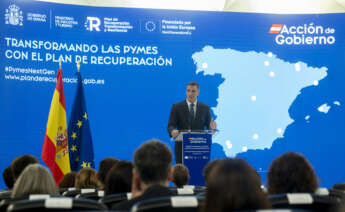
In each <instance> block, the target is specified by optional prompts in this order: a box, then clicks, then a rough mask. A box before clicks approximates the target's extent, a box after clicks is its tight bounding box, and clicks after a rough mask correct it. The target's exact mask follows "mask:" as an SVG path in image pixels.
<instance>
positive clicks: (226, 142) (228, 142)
mask: <svg viewBox="0 0 345 212" xmlns="http://www.w3.org/2000/svg"><path fill="white" fill-rule="evenodd" d="M225 144H226V147H227V148H228V149H231V148H232V143H231V142H230V141H229V140H227V141H225Z"/></svg>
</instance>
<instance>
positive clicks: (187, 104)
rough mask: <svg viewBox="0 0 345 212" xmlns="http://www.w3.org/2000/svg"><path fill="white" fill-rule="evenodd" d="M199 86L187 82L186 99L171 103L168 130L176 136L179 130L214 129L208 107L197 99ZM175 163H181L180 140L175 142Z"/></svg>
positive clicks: (214, 125)
mask: <svg viewBox="0 0 345 212" xmlns="http://www.w3.org/2000/svg"><path fill="white" fill-rule="evenodd" d="M199 93H200V86H199V84H198V83H197V82H194V81H192V82H189V83H188V84H187V88H186V96H187V98H186V100H183V101H182V102H178V103H175V104H173V106H172V108H171V112H170V117H169V122H168V131H169V134H170V136H171V137H173V138H176V137H177V136H178V135H179V133H180V131H188V130H190V131H198V130H199V131H200V130H210V129H212V130H215V129H216V127H217V125H216V123H215V122H214V121H213V120H212V117H211V113H210V107H209V106H208V105H206V104H204V103H202V102H199V101H198V100H197V97H198V95H199ZM175 160H176V163H182V141H176V142H175Z"/></svg>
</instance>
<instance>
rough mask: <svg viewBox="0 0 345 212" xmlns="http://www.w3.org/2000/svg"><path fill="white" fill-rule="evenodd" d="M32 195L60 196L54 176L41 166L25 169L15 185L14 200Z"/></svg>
mask: <svg viewBox="0 0 345 212" xmlns="http://www.w3.org/2000/svg"><path fill="white" fill-rule="evenodd" d="M30 194H58V190H57V187H56V184H55V181H54V178H53V176H52V174H51V173H50V171H49V170H48V169H46V168H44V167H43V166H42V165H40V164H31V165H28V166H27V167H26V168H25V169H24V171H23V172H22V174H21V175H20V176H19V178H18V179H17V180H16V182H15V184H14V187H13V192H12V198H18V197H26V196H28V195H30Z"/></svg>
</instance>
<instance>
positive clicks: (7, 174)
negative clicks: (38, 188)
mask: <svg viewBox="0 0 345 212" xmlns="http://www.w3.org/2000/svg"><path fill="white" fill-rule="evenodd" d="M2 177H3V178H4V182H5V185H6V186H7V189H9V190H10V189H12V188H13V184H14V179H13V175H12V170H11V166H9V167H7V168H6V169H5V170H4V171H3V172H2Z"/></svg>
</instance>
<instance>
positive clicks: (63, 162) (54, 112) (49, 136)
mask: <svg viewBox="0 0 345 212" xmlns="http://www.w3.org/2000/svg"><path fill="white" fill-rule="evenodd" d="M67 138H68V134H67V119H66V107H65V95H64V91H63V84H62V70H61V69H59V70H58V73H57V76H56V88H55V91H54V95H53V99H52V102H51V105H50V111H49V117H48V123H47V129H46V134H45V137H44V143H43V148H42V160H43V161H44V162H45V163H46V165H47V166H48V167H49V169H50V170H51V171H52V173H53V176H54V178H55V182H56V183H58V182H60V180H61V179H62V177H63V176H64V175H65V174H67V173H68V172H70V170H71V169H70V161H69V153H68V139H67Z"/></svg>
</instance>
